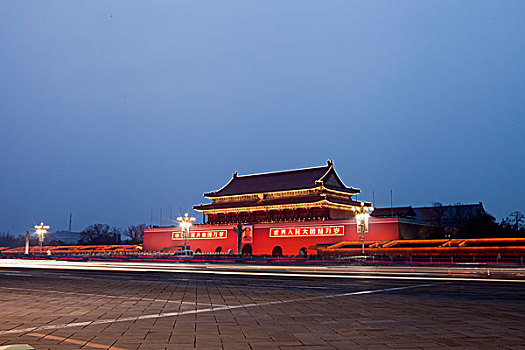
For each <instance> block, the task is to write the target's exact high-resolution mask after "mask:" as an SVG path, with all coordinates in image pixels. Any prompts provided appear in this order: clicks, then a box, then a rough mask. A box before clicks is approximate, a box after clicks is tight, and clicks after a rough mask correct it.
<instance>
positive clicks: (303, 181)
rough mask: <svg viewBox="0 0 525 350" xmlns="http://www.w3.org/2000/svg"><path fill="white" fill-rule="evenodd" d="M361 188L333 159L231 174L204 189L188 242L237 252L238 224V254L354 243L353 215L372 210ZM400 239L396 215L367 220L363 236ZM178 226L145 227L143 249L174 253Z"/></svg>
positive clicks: (178, 240)
mask: <svg viewBox="0 0 525 350" xmlns="http://www.w3.org/2000/svg"><path fill="white" fill-rule="evenodd" d="M358 193H360V190H359V189H357V188H353V187H347V186H346V185H345V184H344V183H343V182H342V181H341V179H340V178H339V176H338V174H337V173H336V171H335V169H334V165H333V162H332V161H328V162H327V164H326V165H325V166H321V167H313V168H306V169H297V170H287V171H279V172H269V173H262V174H254V175H243V176H240V175H238V174H237V173H236V172H235V173H234V174H233V176H232V178H231V179H230V181H229V182H228V183H227V184H226V185H225V186H224V187H222V188H221V189H219V190H217V191H213V192H209V193H205V194H204V197H206V198H207V199H209V200H211V203H206V204H199V205H195V206H194V207H193V208H194V209H195V210H197V211H199V212H202V215H203V222H204V223H203V224H197V225H193V226H192V228H191V231H190V236H189V239H188V245H189V246H190V248H191V249H192V250H194V251H195V252H202V253H205V252H209V253H213V252H217V253H218V252H221V253H226V252H228V251H229V250H230V249H231V250H233V251H234V252H236V250H237V234H236V233H235V232H234V231H233V228H234V227H235V226H236V225H237V224H238V223H239V222H241V223H242V225H243V227H246V231H245V232H244V233H243V236H242V253H244V254H256V255H302V254H304V253H306V252H307V251H309V250H310V251H314V250H313V247H314V246H316V245H318V244H326V245H329V244H334V243H338V242H341V241H357V240H358V236H357V229H356V220H355V214H356V213H357V212H359V211H361V210H363V209H368V210H371V209H372V208H371V204H370V203H368V202H362V201H356V200H354V199H353V196H355V195H356V194H358ZM398 238H399V219H398V218H395V217H391V218H374V217H371V218H370V224H369V233H368V234H367V236H366V239H367V240H371V241H378V240H394V239H398ZM183 242H184V237H183V235H182V232H181V229H180V227H159V228H148V229H146V231H145V232H144V250H145V251H175V250H178V249H180V247H182V246H183V244H184V243H183Z"/></svg>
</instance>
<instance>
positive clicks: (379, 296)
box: [0, 269, 525, 350]
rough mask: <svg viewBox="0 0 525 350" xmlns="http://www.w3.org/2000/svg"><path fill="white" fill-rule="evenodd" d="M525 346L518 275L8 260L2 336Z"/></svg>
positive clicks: (75, 340) (143, 342)
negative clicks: (265, 272) (211, 270)
mask: <svg viewBox="0 0 525 350" xmlns="http://www.w3.org/2000/svg"><path fill="white" fill-rule="evenodd" d="M14 343H18V344H20V343H24V344H30V345H32V346H34V347H35V348H36V349H38V350H44V349H114V350H117V349H127V350H135V349H190V348H198V349H232V350H235V349H254V350H256V349H286V350H293V349H392V348H393V349H442V348H456V349H525V284H524V283H520V282H513V283H504V282H479V281H472V282H469V281H449V280H447V281H438V280H436V281H426V280H417V279H413V280H399V279H388V278H385V279H373V280H368V279H364V278H361V279H325V278H304V277H275V276H272V277H266V278H265V277H261V276H220V275H206V274H198V275H197V274H191V273H128V272H89V271H78V272H76V271H71V270H69V271H47V270H31V269H27V270H26V269H1V270H0V345H6V344H14Z"/></svg>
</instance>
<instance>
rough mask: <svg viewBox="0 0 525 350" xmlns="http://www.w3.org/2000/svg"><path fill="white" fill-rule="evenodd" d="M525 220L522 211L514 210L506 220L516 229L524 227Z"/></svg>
mask: <svg viewBox="0 0 525 350" xmlns="http://www.w3.org/2000/svg"><path fill="white" fill-rule="evenodd" d="M524 220H525V215H524V214H523V213H522V212H521V211H513V212H512V213H510V214H509V216H508V217H507V220H506V221H507V222H508V223H509V225H510V226H511V227H512V229H513V230H514V231H519V229H520V228H522V227H523V221H524Z"/></svg>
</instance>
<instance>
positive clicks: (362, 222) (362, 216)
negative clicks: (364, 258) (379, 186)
mask: <svg viewBox="0 0 525 350" xmlns="http://www.w3.org/2000/svg"><path fill="white" fill-rule="evenodd" d="M373 210H374V208H372V207H365V203H364V202H361V207H360V208H359V209H358V210H357V213H356V214H355V220H356V223H357V235H358V236H359V239H360V240H361V252H362V253H363V255H365V235H366V234H367V233H368V219H369V218H370V213H371V212H372V211H373Z"/></svg>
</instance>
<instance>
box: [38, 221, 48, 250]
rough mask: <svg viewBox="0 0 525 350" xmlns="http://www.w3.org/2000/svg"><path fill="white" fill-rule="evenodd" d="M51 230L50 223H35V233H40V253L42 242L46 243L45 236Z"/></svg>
mask: <svg viewBox="0 0 525 350" xmlns="http://www.w3.org/2000/svg"><path fill="white" fill-rule="evenodd" d="M47 230H49V225H44V223H43V222H41V223H40V225H35V233H36V234H37V235H38V245H39V246H40V254H42V243H44V236H45V235H46V233H47Z"/></svg>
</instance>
